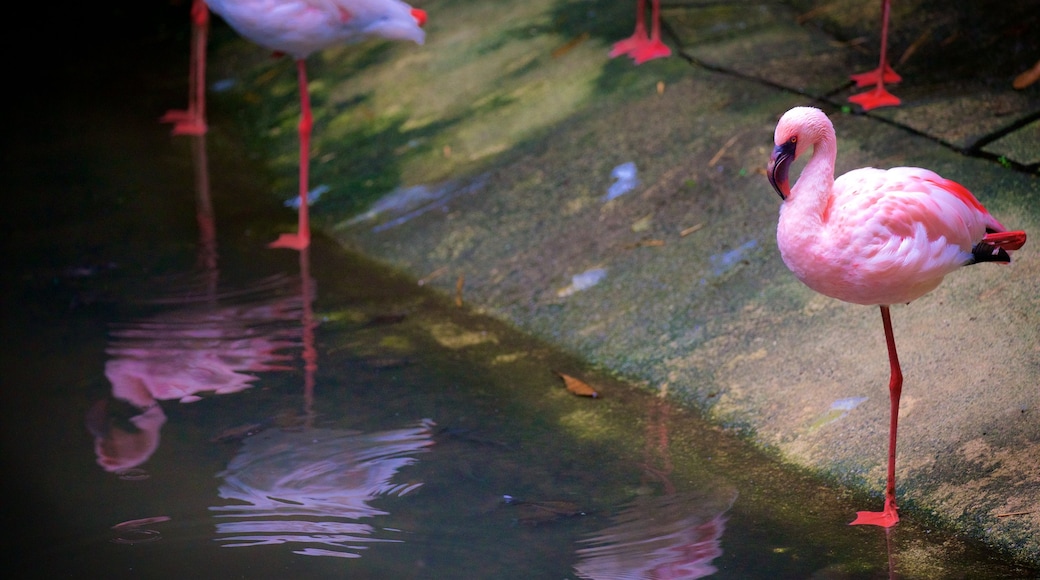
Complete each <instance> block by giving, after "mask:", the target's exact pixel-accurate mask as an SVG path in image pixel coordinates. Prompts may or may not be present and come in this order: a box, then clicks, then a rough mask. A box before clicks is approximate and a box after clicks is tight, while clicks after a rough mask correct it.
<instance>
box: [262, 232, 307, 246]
mask: <svg viewBox="0 0 1040 580" xmlns="http://www.w3.org/2000/svg"><path fill="white" fill-rule="evenodd" d="M310 245H311V236H310V233H303V234H282V235H280V236H278V239H277V240H275V241H273V242H271V243H270V244H267V247H268V248H288V249H290V250H304V249H306V248H307V247H308V246H310Z"/></svg>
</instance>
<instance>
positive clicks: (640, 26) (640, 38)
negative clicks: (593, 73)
mask: <svg viewBox="0 0 1040 580" xmlns="http://www.w3.org/2000/svg"><path fill="white" fill-rule="evenodd" d="M655 1H656V0H655ZM645 12H646V0H638V2H636V30H635V32H634V33H632V36H629V37H628V38H626V39H624V40H619V41H617V42H615V43H614V46H613V47H612V48H611V49H610V58H614V57H617V56H621V55H623V54H632V53H634V52H635V51H637V50H639V49H640V48H642V47H643V46H644V45H646V44H647V43H648V42H649V37H648V36H647V34H646V20H645V18H646V16H645Z"/></svg>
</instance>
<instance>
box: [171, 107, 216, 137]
mask: <svg viewBox="0 0 1040 580" xmlns="http://www.w3.org/2000/svg"><path fill="white" fill-rule="evenodd" d="M159 122H160V123H171V124H172V125H173V134H174V135H205V134H206V130H207V129H208V128H209V127H207V126H206V122H205V121H203V120H202V119H200V118H199V115H198V114H197V113H193V112H191V111H184V110H178V109H174V110H170V111H166V114H165V115H163V116H162V117H160V118H159Z"/></svg>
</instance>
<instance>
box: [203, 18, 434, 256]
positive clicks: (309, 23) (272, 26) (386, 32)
mask: <svg viewBox="0 0 1040 580" xmlns="http://www.w3.org/2000/svg"><path fill="white" fill-rule="evenodd" d="M207 4H209V7H210V9H211V10H213V12H216V13H217V14H219V15H220V16H221V17H222V18H223V19H224V20H225V21H226V22H227V23H228V25H229V26H231V28H233V29H235V31H237V32H238V33H239V34H241V35H242V36H244V37H246V38H248V39H249V40H251V41H253V42H255V43H257V44H259V45H260V46H263V47H265V48H268V49H271V50H272V51H275V52H278V53H285V54H288V55H291V56H292V57H293V58H295V59H296V68H297V76H298V79H299V81H298V82H299V90H300V126H299V133H300V210H299V224H298V227H297V233H295V234H282V235H281V237H279V238H278V239H277V240H275V241H274V242H272V243H271V244H270V246H271V247H275V248H291V249H296V250H302V249H303V248H306V247H307V246H308V245H309V244H310V223H309V217H308V209H307V192H308V165H309V159H310V134H311V127H312V124H313V119H312V117H311V107H310V96H309V94H308V90H307V72H306V66H305V64H304V59H306V58H307V56H309V55H310V54H311V53H313V52H316V51H319V50H322V49H324V48H328V47H330V46H334V45H337V44H349V43H353V42H360V41H362V40H365V39H367V38H372V37H381V38H386V39H390V40H411V41H412V42H415V43H416V44H422V43H423V41H424V40H425V33H424V32H423V30H422V28H421V27H422V25H423V24H425V23H426V13H425V12H423V11H422V10H418V9H415V8H412V7H411V6H409V5H408V4H405V3H404V2H401V1H400V0H207Z"/></svg>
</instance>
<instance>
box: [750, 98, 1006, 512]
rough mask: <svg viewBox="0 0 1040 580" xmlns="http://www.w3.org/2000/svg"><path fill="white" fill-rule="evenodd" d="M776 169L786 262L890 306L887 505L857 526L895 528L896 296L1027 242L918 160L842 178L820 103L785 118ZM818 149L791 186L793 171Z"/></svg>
mask: <svg viewBox="0 0 1040 580" xmlns="http://www.w3.org/2000/svg"><path fill="white" fill-rule="evenodd" d="M774 142H775V144H776V148H775V149H774V150H773V154H772V157H771V158H770V162H769V169H768V172H767V174H768V177H769V182H770V183H771V184H772V185H773V189H775V190H776V192H777V193H778V194H780V197H781V199H783V205H781V206H780V222H779V225H778V227H777V232H776V239H777V245H778V246H779V248H780V255H781V256H782V257H783V260H784V263H785V264H787V267H788V268H790V269H791V271H792V272H793V273H794V275H795V276H796V277H797V278H798V279H799V280H801V281H802V282H804V283H805V284H806V285H807V286H809V287H810V288H812V289H813V290H815V291H817V292H819V293H821V294H825V295H827V296H830V297H832V298H837V299H839V300H844V301H846V302H852V303H854V304H864V305H877V306H880V307H881V320H882V323H883V324H884V327H885V340H886V343H887V345H888V360H889V365H890V369H891V378H890V380H889V385H888V388H889V396H890V399H891V411H890V412H891V416H890V421H891V422H890V428H889V443H888V444H889V448H888V482H887V486H886V488H885V506H884V510H883V511H881V512H865V511H864V512H858V513H857V517H856V519H855V520H854V521H853V522H852V524H871V525H877V526H883V527H886V528H887V527H891V526H893V525H895V524H896V523H897V522H898V521H899V515H898V513H897V512H896V499H895V492H896V483H895V473H896V472H895V468H896V424H897V420H898V418H899V395H900V392H901V391H902V385H903V375H902V372H901V370H900V367H899V358H898V356H897V355H896V345H895V340H894V338H893V335H892V320H891V317H890V314H889V305H890V304H905V303H907V302H910V301H912V300H914V299H916V298H918V297H920V296H923V295H924V294H927V293H928V292H930V291H932V290H933V289H934V288H935V287H937V286H938V285H939V283H940V282H942V279H943V277H944V276H945V275H946V274H949V273H950V272H953V271H954V270H956V269H958V268H960V267H962V266H967V265H970V264H976V263H979V262H1009V261H1011V258H1010V256H1009V255H1008V252H1009V251H1012V250H1017V249H1019V248H1021V247H1022V245H1023V244H1024V243H1025V241H1026V234H1025V232H1021V231H1013V232H1010V231H1007V230H1006V228H1004V226H1002V225H1001V224H1000V222H998V221H997V220H996V219H995V218H994V217H993V216H991V215H990V214H989V212H987V211H986V209H985V208H984V207H982V204H980V203H979V202H978V200H976V199H975V197H974V196H973V195H972V194H971V192H969V191H968V190H967V189H965V188H964V187H963V186H961V185H960V184H958V183H955V182H953V181H950V180H948V179H944V178H942V177H940V176H939V175H937V174H935V173H933V172H931V171H929V170H927V169H921V168H917V167H895V168H893V169H889V170H882V169H874V168H863V169H856V170H854V171H850V172H848V173H846V174H844V175H842V176H841V177H838V178H837V179H835V178H834V162H835V159H836V156H837V150H838V147H837V139H836V138H835V135H834V126H833V125H832V124H831V121H830V119H828V118H827V116H826V115H825V114H824V113H823V112H822V111H820V110H819V109H814V108H810V107H796V108H794V109H791V110H790V111H788V112H787V113H785V114H784V115H783V117H781V118H780V121H779V123H777V126H776V132H775V134H774ZM810 149H811V150H812V154H811V157H810V159H809V161H808V163H806V165H805V168H804V169H803V170H802V173H801V175H800V176H799V178H798V181H797V182H796V183H795V184H794V187H791V186H790V185H789V182H788V175H787V174H788V169H789V168H790V165H791V163H792V162H793V161H794V160H795V158H797V157H798V156H799V155H801V154H803V153H805V152H806V151H809V150H810Z"/></svg>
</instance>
